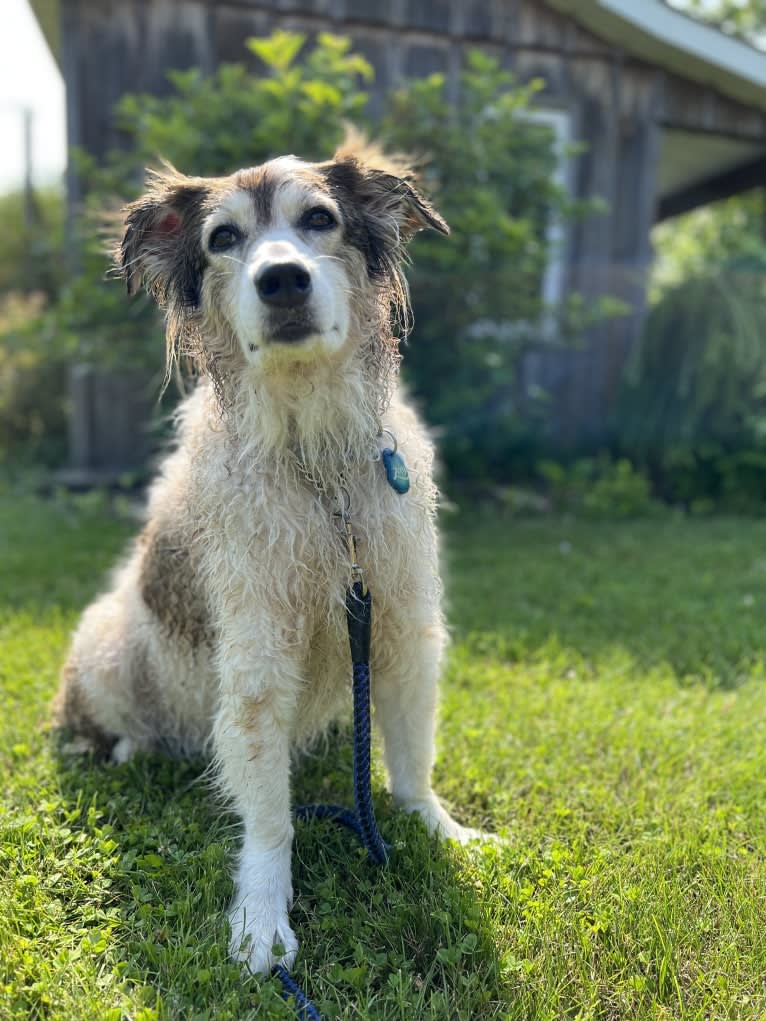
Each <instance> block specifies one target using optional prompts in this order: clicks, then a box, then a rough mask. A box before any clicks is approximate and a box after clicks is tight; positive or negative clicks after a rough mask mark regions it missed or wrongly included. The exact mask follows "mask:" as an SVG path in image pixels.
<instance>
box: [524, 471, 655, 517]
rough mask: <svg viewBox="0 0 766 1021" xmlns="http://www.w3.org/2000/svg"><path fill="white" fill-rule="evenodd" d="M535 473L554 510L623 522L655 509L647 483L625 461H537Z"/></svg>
mask: <svg viewBox="0 0 766 1021" xmlns="http://www.w3.org/2000/svg"><path fill="white" fill-rule="evenodd" d="M537 470H538V475H539V477H540V478H541V479H542V480H543V483H544V486H545V489H546V491H547V495H548V499H549V501H550V506H551V508H552V509H554V510H557V511H569V512H574V513H577V514H579V515H580V516H582V517H586V518H617V519H620V520H623V519H627V518H638V517H646V516H647V515H649V514H653V513H655V512H657V510H658V508H659V505H658V504H657V503H656V502H655V500H654V499H653V497H652V489H651V484H650V482H649V480H648V479H647V478H646V476H645V475H643V474H642V473H641V472H640V471H637V470H636V468H635V467H634V466H633V465H632V464H631V462H630V461H629V460H628V459H627V458H619V459H617V460H613V459H612V458H610V457H608V456H602V457H599V458H582V459H580V460H577V461H574V462H573V463H572V464H570V465H562V464H559V463H557V462H555V461H541V462H540V464H539V465H538V468H537Z"/></svg>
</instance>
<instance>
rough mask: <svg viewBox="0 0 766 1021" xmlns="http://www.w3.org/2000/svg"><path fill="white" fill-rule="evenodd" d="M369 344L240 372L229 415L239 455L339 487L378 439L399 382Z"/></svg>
mask: <svg viewBox="0 0 766 1021" xmlns="http://www.w3.org/2000/svg"><path fill="white" fill-rule="evenodd" d="M371 350H372V348H369V349H368V350H367V351H365V350H364V349H361V350H357V351H356V352H355V354H354V355H352V356H351V357H350V358H346V359H345V360H342V361H338V360H330V359H327V360H322V359H320V360H316V361H310V362H301V361H295V362H292V363H291V364H289V365H288V364H285V365H284V366H279V367H278V368H277V367H275V368H274V369H273V370H272V371H269V372H256V371H255V370H253V369H246V370H244V371H243V372H241V373H240V374H239V375H238V377H237V380H236V383H235V384H234V385H233V387H231V390H230V399H229V400H228V401H227V405H228V407H227V415H226V418H227V423H228V427H229V431H230V435H231V439H232V442H233V444H234V449H235V451H236V457H237V460H238V461H240V462H241V463H247V464H249V465H254V466H258V467H259V468H260V469H261V470H264V469H265V470H270V471H273V472H274V473H275V474H277V475H280V476H282V475H287V476H292V477H294V478H297V479H299V480H303V481H304V482H306V481H307V482H309V483H310V484H312V485H313V486H314V487H315V488H316V489H318V490H319V491H322V492H328V493H334V492H337V491H338V488H339V487H340V486H341V485H343V483H344V480H347V479H349V478H350V477H351V476H352V475H353V474H354V472H355V470H358V469H359V468H360V467H361V466H362V465H363V464H364V463H366V462H368V461H369V460H370V459H371V458H372V457H373V456H374V455H375V453H376V452H377V449H378V445H379V437H380V431H381V417H382V414H383V412H384V410H385V407H386V406H387V403H388V400H389V399H390V391H391V386H392V382H393V381H392V378H391V377H392V371H391V367H390V366H385V365H381V364H380V362H379V361H378V360H376V359H375V358H373V357H371V356H370V355H371Z"/></svg>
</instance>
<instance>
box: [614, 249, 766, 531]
mask: <svg viewBox="0 0 766 1021" xmlns="http://www.w3.org/2000/svg"><path fill="white" fill-rule="evenodd" d="M732 244H740V245H741V244H742V241H741V239H740V240H739V241H736V240H735V239H732ZM617 434H618V441H619V445H620V448H621V449H622V450H623V451H625V452H627V453H629V454H630V455H631V456H632V457H633V458H634V459H635V460H636V461H637V463H639V464H641V465H643V466H644V467H645V469H646V470H647V471H648V472H649V473H650V474H651V477H652V479H653V481H654V485H655V487H656V489H657V491H658V492H659V493H660V494H661V495H662V496H663V497H664V498H665V499H667V500H670V501H671V502H678V503H683V504H685V505H686V506H688V507H690V508H692V509H699V508H704V507H707V506H720V507H725V508H727V509H730V510H737V511H743V510H751V509H753V508H754V507H756V506H759V505H762V504H763V503H764V501H765V500H766V475H765V474H764V473H763V470H762V469H763V467H764V466H766V246H764V245H763V243H762V242H761V243H760V250H759V248H758V246H757V245H755V246H751V247H750V250H749V251H747V252H742V253H741V254H739V255H738V256H737V257H730V258H728V259H727V260H726V261H720V262H719V263H718V264H715V263H712V264H708V265H703V266H699V267H698V268H697V269H696V271H694V272H692V274H691V275H690V276H688V277H687V278H686V279H683V280H682V281H681V282H680V283H677V284H675V285H673V286H669V287H667V289H666V290H665V291H664V293H663V294H662V296H661V297H660V298H659V300H658V301H657V303H656V304H655V305H654V307H653V308H652V309H651V311H650V313H649V316H648V318H647V322H646V326H645V329H644V332H643V335H642V338H641V342H640V345H639V347H638V349H637V351H636V354H635V358H634V359H633V362H632V364H631V365H630V367H629V370H628V373H627V377H626V381H625V385H624V388H623V393H622V397H621V400H620V402H619V416H618V423H617Z"/></svg>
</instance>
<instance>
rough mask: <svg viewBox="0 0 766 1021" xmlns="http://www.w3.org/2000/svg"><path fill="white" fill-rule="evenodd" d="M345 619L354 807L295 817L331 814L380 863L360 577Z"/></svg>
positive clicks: (310, 1008) (302, 1007) (314, 1013)
mask: <svg viewBox="0 0 766 1021" xmlns="http://www.w3.org/2000/svg"><path fill="white" fill-rule="evenodd" d="M346 621H347V623H348V640H349V645H350V649H351V663H352V668H353V694H354V806H355V808H356V811H355V812H352V811H351V810H350V809H348V808H343V807H342V806H341V805H301V806H300V808H296V809H295V812H294V815H295V818H296V819H305V820H307V821H311V820H313V819H331V820H332V821H333V822H336V823H339V824H340V825H342V826H347V827H348V828H349V829H351V830H353V831H354V833H356V835H357V836H358V837H359V839H360V840H361V842H362V843H363V844H364V846H365V848H366V849H367V853H368V854H369V856H370V858H372V860H373V861H374V862H375V864H376V865H385V863H386V862H387V861H388V855H389V852H390V847H389V845H388V844H387V843H386V842H385V840H384V839H383V837H382V836H381V835H380V830H379V829H378V824H377V822H376V821H375V809H374V807H373V804H372V785H371V782H370V737H371V733H372V724H371V720H370V630H371V627H372V597H371V596H370V593H369V592H366V591H365V590H364V588H363V585H362V583H361V582H358V581H357V582H355V583H354V585H352V587H351V588H350V589H349V591H348V593H347V594H346ZM272 974H274V975H276V976H277V977H278V978H279V979H280V981H281V983H282V990H281V993H282V996H283V997H284V998H285V1000H289V999H290V997H292V998H293V1000H294V1001H295V1006H296V1008H297V1011H298V1017H299V1018H300V1019H301V1021H322V1015H321V1014H320V1013H319V1011H318V1010H317V1008H316V1007H315V1006H314V1004H313V1003H312V1002H311V1000H309V999H308V997H307V996H306V994H305V993H304V992H303V990H302V989H301V988H300V986H299V985H298V983H297V982H296V981H295V979H293V978H292V976H291V975H290V973H289V972H288V971H287V969H286V968H284V967H283V966H282V965H281V964H278V965H276V966H275V967H274V969H273V972H272Z"/></svg>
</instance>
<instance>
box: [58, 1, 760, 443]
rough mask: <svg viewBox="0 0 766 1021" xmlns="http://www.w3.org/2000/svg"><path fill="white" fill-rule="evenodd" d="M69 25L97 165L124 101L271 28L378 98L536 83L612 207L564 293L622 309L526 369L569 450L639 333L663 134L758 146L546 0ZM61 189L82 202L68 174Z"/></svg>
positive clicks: (739, 123) (82, 133) (258, 4)
mask: <svg viewBox="0 0 766 1021" xmlns="http://www.w3.org/2000/svg"><path fill="white" fill-rule="evenodd" d="M62 19H63V20H62V64H63V70H64V73H65V76H66V80H67V86H68V90H67V95H68V116H69V141H70V144H75V145H83V146H85V147H86V148H87V149H89V150H91V151H92V152H94V153H103V152H104V151H105V150H106V149H107V148H108V147H109V146H111V145H113V144H115V143H116V142H118V141H119V139H118V137H117V133H116V129H115V126H114V123H113V121H112V118H111V110H112V107H113V106H114V103H115V102H116V101H117V99H118V98H119V97H120V96H121V95H122V93H123V92H125V91H126V90H130V91H151V92H158V93H161V92H163V91H164V90H166V89H167V82H166V79H165V74H166V71H167V70H168V69H169V68H184V67H189V66H193V65H198V66H200V67H202V68H203V69H205V70H207V71H210V70H212V69H213V68H214V67H215V66H216V64H218V63H219V62H220V61H224V60H243V59H246V58H247V54H246V53H245V51H244V50H243V45H242V44H243V40H244V39H246V38H247V37H248V36H251V35H262V34H266V33H268V32H270V31H271V30H272V29H274V28H276V27H278V26H279V27H284V28H294V29H299V30H301V31H307V32H309V33H313V32H316V31H321V30H331V31H334V32H338V33H343V34H347V35H349V36H351V38H352V39H353V42H354V46H355V48H356V49H357V50H359V51H360V52H362V53H363V54H365V56H366V57H367V58H368V59H369V60H370V62H371V63H372V65H373V67H374V68H375V72H376V92H377V96H378V98H379V97H380V95H382V94H383V93H384V91H385V90H387V89H388V88H390V87H391V86H393V85H396V84H397V83H399V82H401V81H402V80H404V79H405V78H406V77H409V76H416V75H422V74H426V73H429V72H432V71H442V72H444V73H445V74H446V75H447V79H448V82H449V87H450V90H451V92H452V94H453V95H454V96H456V95H457V89H458V75H459V70H460V66H461V62H462V59H463V55H464V52H465V50H466V48H467V47H469V46H481V47H482V48H484V49H485V50H487V51H488V52H491V53H495V54H497V55H498V56H499V57H500V58H501V59H502V60H503V61H504V62H505V63H506V64H507V65H508V66H510V67H511V68H513V69H514V70H515V72H516V73H517V75H518V76H519V78H520V79H522V80H528V79H529V78H531V77H538V76H539V77H542V78H543V79H544V80H545V81H546V83H547V87H546V90H545V92H544V93H543V94H542V95H541V97H540V101H541V103H542V104H544V105H547V106H550V107H555V108H558V109H561V110H563V111H566V112H568V113H569V115H570V118H571V137H572V138H573V139H577V140H579V141H582V142H584V143H585V145H586V147H585V150H584V152H583V153H582V155H580V156H579V157H577V158H576V159H575V160H574V162H573V165H572V166H571V174H570V185H571V188H572V190H573V192H574V194H575V195H576V196H577V197H578V198H581V199H585V198H595V197H598V198H601V199H603V200H605V202H606V203H607V206H608V211H607V212H605V213H603V214H601V215H596V216H592V217H589V218H587V219H585V220H583V221H582V222H580V223H578V224H576V225H574V226H573V227H572V229H571V230H570V231H569V234H568V241H567V245H566V252H565V256H564V257H565V262H566V267H567V272H566V280H567V286H568V287H571V288H576V289H578V290H579V291H581V292H582V293H583V294H584V295H585V296H586V297H587V298H588V299H593V298H595V297H597V296H599V295H603V294H610V295H614V296H617V297H620V298H622V299H623V300H624V301H626V302H627V303H628V305H629V306H630V310H631V311H630V314H629V315H627V316H625V317H623V318H621V319H619V320H616V321H613V322H610V323H607V324H604V325H602V326H600V327H598V328H596V329H594V330H593V331H592V332H591V334H590V335H589V338H588V341H587V343H586V344H585V345H584V346H583V347H582V349H580V350H577V351H572V352H566V353H556V354H550V355H545V356H543V357H536V358H534V359H532V360H530V362H529V364H528V366H527V371H528V373H529V374H530V376H531V377H533V378H534V381H535V382H537V383H539V384H542V385H543V386H544V387H546V388H547V389H548V390H549V391H550V392H551V394H552V397H553V406H554V408H555V409H556V423H555V431H556V433H557V434H558V436H559V437H560V438H561V439H564V438H566V440H568V441H570V442H573V443H581V444H594V443H598V442H599V441H600V440H602V439H603V438H604V437H605V435H606V433H607V430H608V422H609V416H610V413H611V409H612V406H613V402H614V397H615V394H616V391H617V386H618V382H619V379H620V374H621V372H622V368H623V365H624V363H625V359H626V357H627V355H628V353H629V351H630V349H631V347H632V346H633V344H634V343H635V339H636V337H637V334H638V331H639V329H640V326H641V322H642V318H643V315H644V306H645V294H646V279H647V273H648V270H649V266H650V262H651V257H652V253H651V247H650V240H649V232H650V229H651V226H652V224H653V222H654V219H655V214H656V209H657V194H656V182H657V166H658V158H659V144H660V132H661V129H662V127H663V126H669V127H673V128H676V129H678V128H684V127H688V128H689V129H690V130H704V131H724V130H725V131H726V132H729V133H731V132H732V131H734V132H737V133H738V137H742V138H747V137H750V138H755V137H758V138H761V139H762V138H763V137H764V136H766V118H765V117H764V116H763V115H761V114H758V113H756V112H753V111H752V110H748V109H745V108H742V107H740V106H739V105H738V104H737V103H734V102H733V101H731V100H729V99H726V98H724V97H722V96H719V95H717V94H715V93H713V92H711V91H710V90H709V89H705V88H703V87H701V86H699V85H697V84H692V83H688V82H685V81H683V80H682V79H680V78H677V77H675V76H673V75H670V74H667V73H665V72H664V71H662V70H660V69H658V68H654V67H651V66H649V65H647V64H646V63H643V62H640V61H637V60H633V59H631V58H630V57H629V56H628V55H626V54H624V53H621V52H619V51H616V50H615V49H614V48H612V47H610V46H609V45H608V44H606V43H603V42H602V41H600V40H599V39H597V38H596V37H595V36H593V35H591V34H590V33H588V32H587V31H585V30H583V29H582V28H581V27H579V26H578V25H577V24H576V23H575V22H573V21H572V20H570V19H568V18H566V17H564V16H562V15H560V14H558V13H556V12H554V11H553V10H551V9H550V8H548V7H546V5H545V3H544V2H543V0H389V2H388V3H381V2H380V0H271V2H268V0H151V2H150V0H62ZM69 184H70V190H71V194H72V196H73V197H75V198H76V197H77V181H76V178H75V177H74V176H73V175H72V176H71V177H70V181H69Z"/></svg>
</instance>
